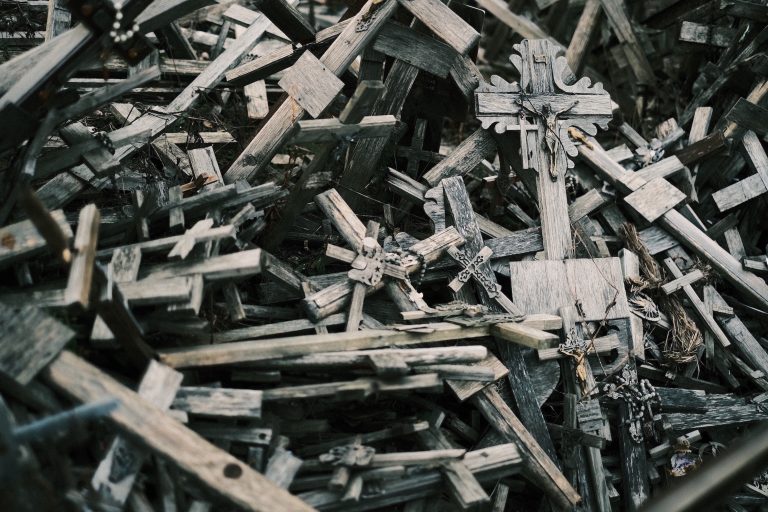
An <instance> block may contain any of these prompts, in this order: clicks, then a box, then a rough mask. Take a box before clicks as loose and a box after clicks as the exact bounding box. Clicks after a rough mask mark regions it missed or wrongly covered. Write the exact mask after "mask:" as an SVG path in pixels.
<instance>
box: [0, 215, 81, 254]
mask: <svg viewBox="0 0 768 512" xmlns="http://www.w3.org/2000/svg"><path fill="white" fill-rule="evenodd" d="M50 216H51V218H52V219H53V220H54V222H55V224H56V225H58V230H59V231H60V232H61V233H63V234H64V236H65V237H66V238H67V239H69V238H71V237H72V228H70V227H69V224H68V223H67V220H66V218H65V217H64V212H63V211H62V210H54V211H52V212H50ZM45 250H46V241H45V238H43V236H42V235H41V234H40V233H39V232H38V230H37V228H36V227H35V225H34V223H33V222H32V221H31V220H23V221H21V222H17V223H15V224H8V225H6V226H3V227H1V228H0V268H3V267H6V266H8V265H12V264H14V263H18V262H21V261H23V260H25V259H27V258H31V257H33V256H35V255H37V254H40V253H44V252H45Z"/></svg>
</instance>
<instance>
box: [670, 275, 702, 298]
mask: <svg viewBox="0 0 768 512" xmlns="http://www.w3.org/2000/svg"><path fill="white" fill-rule="evenodd" d="M703 278H704V273H703V272H702V271H701V270H699V269H696V270H694V271H692V272H688V273H687V274H685V275H683V276H681V277H677V278H675V279H673V280H672V281H668V282H666V283H664V284H663V285H662V287H661V290H662V291H663V292H664V293H666V294H667V295H671V294H673V293H675V292H676V291H678V290H681V289H682V288H683V287H685V286H690V285H692V284H693V283H695V282H696V281H698V280H699V279H703Z"/></svg>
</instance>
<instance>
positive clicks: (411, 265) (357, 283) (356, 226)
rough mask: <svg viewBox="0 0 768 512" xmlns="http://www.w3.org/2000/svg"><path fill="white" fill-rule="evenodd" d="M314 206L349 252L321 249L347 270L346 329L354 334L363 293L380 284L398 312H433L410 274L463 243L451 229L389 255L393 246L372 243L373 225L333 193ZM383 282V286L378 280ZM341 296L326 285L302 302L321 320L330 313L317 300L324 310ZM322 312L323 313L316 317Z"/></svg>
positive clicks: (375, 225) (334, 287)
mask: <svg viewBox="0 0 768 512" xmlns="http://www.w3.org/2000/svg"><path fill="white" fill-rule="evenodd" d="M315 203H316V204H317V205H318V206H319V207H320V209H321V210H322V211H323V213H325V215H326V216H327V217H328V219H329V220H330V221H331V223H332V224H333V225H334V226H335V227H336V229H337V231H338V232H339V233H340V234H341V236H342V238H344V240H345V241H346V242H347V243H348V244H349V246H350V247H352V248H353V250H349V249H345V248H343V247H338V246H335V245H333V244H328V246H327V249H326V255H327V256H329V257H332V258H334V259H337V260H340V261H344V262H347V263H349V264H350V265H351V266H352V269H351V270H350V271H349V273H348V277H349V281H350V282H351V283H352V284H353V286H352V290H351V291H352V294H351V295H352V297H351V302H350V305H349V315H348V317H347V331H355V330H357V328H358V327H359V324H360V320H361V319H362V306H363V301H364V299H365V295H366V294H367V293H370V292H371V291H372V290H375V289H378V288H380V287H383V285H385V284H386V285H387V286H386V289H387V292H388V294H389V295H390V297H391V298H392V300H393V301H394V302H395V303H396V304H397V305H398V306H399V307H400V308H401V309H405V310H414V309H419V310H424V311H432V308H430V307H429V306H428V305H427V303H426V302H425V301H424V299H422V297H421V294H420V293H419V292H418V291H416V289H415V288H414V287H413V285H412V284H411V282H410V280H409V274H411V273H414V272H416V271H418V270H419V269H421V268H424V266H425V265H427V264H429V263H433V262H434V261H437V260H438V259H439V258H440V257H441V256H442V254H443V253H444V252H445V251H446V249H448V248H449V247H452V246H454V245H456V244H461V243H463V242H464V239H463V238H462V237H461V236H460V235H459V233H458V232H457V231H456V229H453V228H451V229H447V230H444V231H441V232H440V233H437V234H435V235H433V236H431V237H429V238H427V239H425V240H420V241H416V243H414V244H412V245H410V247H409V248H408V249H406V250H402V249H401V250H397V251H394V252H391V251H390V249H392V247H390V248H389V249H386V250H385V249H384V248H382V247H381V246H380V244H379V242H378V240H377V236H378V232H379V225H378V223H375V222H369V224H368V226H367V228H366V226H365V225H363V223H362V222H361V221H360V219H358V218H357V216H356V215H355V213H354V212H353V211H352V209H351V208H350V207H349V205H348V204H347V203H346V202H345V201H344V199H342V197H341V196H340V195H339V194H338V192H336V190H335V189H331V190H328V191H326V192H323V193H322V194H319V195H317V196H316V197H315ZM385 245H387V244H385ZM390 245H391V244H390ZM395 249H396V248H395ZM385 278H386V279H387V281H386V283H384V282H383V281H384V279H385ZM319 295H325V297H324V298H320V297H319ZM344 295H346V293H344V292H343V290H341V289H338V286H337V285H331V286H329V287H328V288H326V289H325V290H322V291H320V292H318V293H317V294H314V298H312V297H308V299H307V302H306V303H307V304H308V308H309V312H310V317H315V318H320V317H321V315H327V314H328V312H329V311H330V310H331V309H329V308H327V307H326V308H322V307H318V306H319V305H318V302H320V303H324V304H326V306H327V305H328V304H329V303H328V300H327V297H330V296H333V297H338V298H342V296H344ZM310 304H312V305H310ZM321 309H323V310H324V311H325V312H324V313H321V311H320V310H321ZM334 310H335V309H334Z"/></svg>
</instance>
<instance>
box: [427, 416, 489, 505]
mask: <svg viewBox="0 0 768 512" xmlns="http://www.w3.org/2000/svg"><path fill="white" fill-rule="evenodd" d="M417 435H418V437H419V440H420V442H421V444H422V445H424V447H425V448H428V449H430V450H440V449H443V450H445V449H450V448H453V447H454V445H453V444H452V443H451V442H450V441H449V440H448V438H447V437H446V436H445V435H444V434H443V433H442V431H441V430H440V429H439V428H436V427H431V428H430V429H429V430H425V431H423V432H419V433H418V434H417ZM442 473H443V477H444V478H445V480H446V482H447V484H448V489H449V492H450V494H451V498H452V499H453V501H454V502H456V504H457V505H458V506H459V507H460V508H461V509H462V510H475V509H477V508H478V507H481V506H483V505H484V504H487V503H488V502H489V501H490V498H489V496H488V495H487V494H486V493H485V491H484V490H483V488H482V486H481V485H480V482H478V481H477V479H476V478H475V476H474V475H473V474H472V472H471V471H470V470H469V468H467V466H466V465H465V464H464V463H463V462H462V461H451V462H448V463H447V464H445V465H444V466H443V469H442Z"/></svg>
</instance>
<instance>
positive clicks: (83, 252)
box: [64, 204, 101, 308]
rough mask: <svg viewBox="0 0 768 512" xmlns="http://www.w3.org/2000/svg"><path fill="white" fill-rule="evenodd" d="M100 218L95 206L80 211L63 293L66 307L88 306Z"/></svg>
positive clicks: (90, 205)
mask: <svg viewBox="0 0 768 512" xmlns="http://www.w3.org/2000/svg"><path fill="white" fill-rule="evenodd" d="M100 218H101V217H100V215H99V210H98V209H97V208H96V205H95V204H89V205H88V206H86V207H84V208H83V209H82V210H80V216H79V219H78V225H77V233H76V234H75V241H74V256H73V258H72V264H71V265H70V268H69V277H68V278H67V287H66V289H65V291H64V301H65V303H66V304H68V305H74V304H77V305H79V306H80V307H82V308H88V305H89V304H90V294H91V282H92V281H93V263H94V261H95V260H96V243H97V241H98V236H99V221H100Z"/></svg>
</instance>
